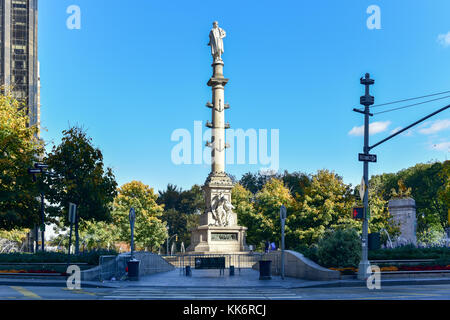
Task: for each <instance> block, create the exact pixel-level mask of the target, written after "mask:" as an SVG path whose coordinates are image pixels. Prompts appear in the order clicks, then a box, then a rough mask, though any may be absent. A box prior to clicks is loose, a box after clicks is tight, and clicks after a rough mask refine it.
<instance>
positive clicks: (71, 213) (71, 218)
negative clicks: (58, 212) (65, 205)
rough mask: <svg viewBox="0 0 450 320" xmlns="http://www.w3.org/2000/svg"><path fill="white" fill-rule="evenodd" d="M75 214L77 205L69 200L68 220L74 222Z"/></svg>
mask: <svg viewBox="0 0 450 320" xmlns="http://www.w3.org/2000/svg"><path fill="white" fill-rule="evenodd" d="M76 216H77V205H76V204H75V203H72V202H69V222H70V223H75V220H76Z"/></svg>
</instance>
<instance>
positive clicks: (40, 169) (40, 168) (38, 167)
mask: <svg viewBox="0 0 450 320" xmlns="http://www.w3.org/2000/svg"><path fill="white" fill-rule="evenodd" d="M47 168H48V165H46V164H44V163H35V164H34V169H32V168H30V169H28V173H29V174H31V175H33V181H35V182H36V174H44V173H45V170H46V169H47ZM40 196H41V210H40V226H39V229H40V230H41V242H42V251H45V216H44V192H43V191H42V186H41V190H40ZM37 242H38V239H37V230H36V251H37Z"/></svg>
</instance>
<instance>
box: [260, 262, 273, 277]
mask: <svg viewBox="0 0 450 320" xmlns="http://www.w3.org/2000/svg"><path fill="white" fill-rule="evenodd" d="M271 265H272V261H270V260H266V261H264V260H260V261H259V280H270V279H272V276H271Z"/></svg>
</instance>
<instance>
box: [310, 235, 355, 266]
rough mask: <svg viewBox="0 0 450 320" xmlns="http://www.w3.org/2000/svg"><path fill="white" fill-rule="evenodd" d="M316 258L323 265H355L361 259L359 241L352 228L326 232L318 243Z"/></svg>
mask: <svg viewBox="0 0 450 320" xmlns="http://www.w3.org/2000/svg"><path fill="white" fill-rule="evenodd" d="M317 258H318V262H319V264H320V265H322V266H324V267H335V268H345V267H357V266H358V264H359V262H360V260H361V241H360V238H359V236H358V233H357V232H356V231H355V230H353V229H340V230H336V231H334V232H331V233H327V234H326V235H325V236H324V237H323V238H322V239H321V240H320V241H319V243H318V247H317Z"/></svg>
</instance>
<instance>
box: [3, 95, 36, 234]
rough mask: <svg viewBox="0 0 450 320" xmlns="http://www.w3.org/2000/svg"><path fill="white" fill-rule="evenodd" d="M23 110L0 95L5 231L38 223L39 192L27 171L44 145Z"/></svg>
mask: <svg viewBox="0 0 450 320" xmlns="http://www.w3.org/2000/svg"><path fill="white" fill-rule="evenodd" d="M25 110H26V106H25V105H24V104H22V103H20V102H19V101H17V100H16V99H14V98H13V97H12V96H11V94H9V93H7V94H6V95H0V229H5V230H12V229H15V228H21V227H25V228H30V227H32V226H33V225H36V224H38V223H39V206H40V205H39V201H37V200H36V198H37V197H38V195H39V189H38V185H37V184H36V183H33V180H32V179H31V177H30V175H29V174H28V172H27V170H28V168H31V167H33V163H34V162H36V161H38V156H39V155H40V154H42V153H43V143H42V141H40V140H39V139H38V138H37V135H38V128H37V126H29V118H28V115H27V114H26V111H25Z"/></svg>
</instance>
